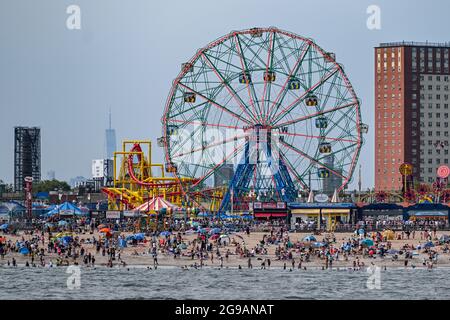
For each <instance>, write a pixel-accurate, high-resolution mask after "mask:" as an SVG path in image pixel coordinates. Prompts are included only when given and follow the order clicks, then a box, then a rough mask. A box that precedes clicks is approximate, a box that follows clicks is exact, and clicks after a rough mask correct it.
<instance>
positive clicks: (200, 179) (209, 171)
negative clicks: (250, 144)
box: [192, 141, 246, 187]
mask: <svg viewBox="0 0 450 320" xmlns="http://www.w3.org/2000/svg"><path fill="white" fill-rule="evenodd" d="M245 144H246V142H245V141H244V143H241V144H239V146H237V147H236V148H234V150H233V151H232V152H230V153H229V154H228V155H227V156H226V157H225V158H224V159H223V160H222V161H220V162H219V163H218V164H216V165H215V166H214V167H213V168H211V169H210V170H208V172H206V173H205V174H204V175H203V176H202V177H200V178H199V180H198V181H197V182H196V183H194V184H193V185H192V186H193V187H195V186H197V185H198V184H200V183H202V181H204V180H205V179H207V178H208V177H209V176H210V175H211V174H212V173H213V172H214V171H215V170H216V169H217V168H219V167H221V166H222V165H223V164H224V163H225V162H227V161H228V160H229V159H230V158H231V157H232V156H233V155H234V154H235V153H236V152H239V151H241V150H242V148H244V146H245Z"/></svg>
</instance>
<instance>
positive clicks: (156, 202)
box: [133, 197, 179, 212]
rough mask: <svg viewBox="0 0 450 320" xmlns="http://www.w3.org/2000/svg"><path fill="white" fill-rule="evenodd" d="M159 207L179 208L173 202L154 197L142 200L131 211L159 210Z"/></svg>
mask: <svg viewBox="0 0 450 320" xmlns="http://www.w3.org/2000/svg"><path fill="white" fill-rule="evenodd" d="M161 209H166V210H167V209H171V210H177V209H179V207H177V206H176V205H174V204H173V203H171V202H169V201H167V200H166V199H164V198H162V197H155V198H152V199H151V200H149V201H146V202H144V203H143V204H141V205H140V206H139V207H137V208H135V209H134V210H133V211H140V212H150V211H159V210H161Z"/></svg>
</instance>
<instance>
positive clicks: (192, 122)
mask: <svg viewBox="0 0 450 320" xmlns="http://www.w3.org/2000/svg"><path fill="white" fill-rule="evenodd" d="M169 122H176V123H183V124H192V125H195V126H206V127H217V128H225V129H234V130H242V127H236V126H227V125H225V124H216V123H205V122H201V121H189V120H177V119H170V121H169Z"/></svg>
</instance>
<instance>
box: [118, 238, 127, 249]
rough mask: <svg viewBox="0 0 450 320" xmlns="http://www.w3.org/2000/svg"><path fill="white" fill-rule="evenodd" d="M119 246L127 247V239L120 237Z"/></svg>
mask: <svg viewBox="0 0 450 320" xmlns="http://www.w3.org/2000/svg"><path fill="white" fill-rule="evenodd" d="M119 247H121V248H126V247H127V240H125V239H120V240H119Z"/></svg>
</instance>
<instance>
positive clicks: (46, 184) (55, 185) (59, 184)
mask: <svg viewBox="0 0 450 320" xmlns="http://www.w3.org/2000/svg"><path fill="white" fill-rule="evenodd" d="M55 190H62V191H70V186H69V184H68V183H67V182H65V181H58V180H43V181H39V182H37V183H33V192H49V191H55Z"/></svg>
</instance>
